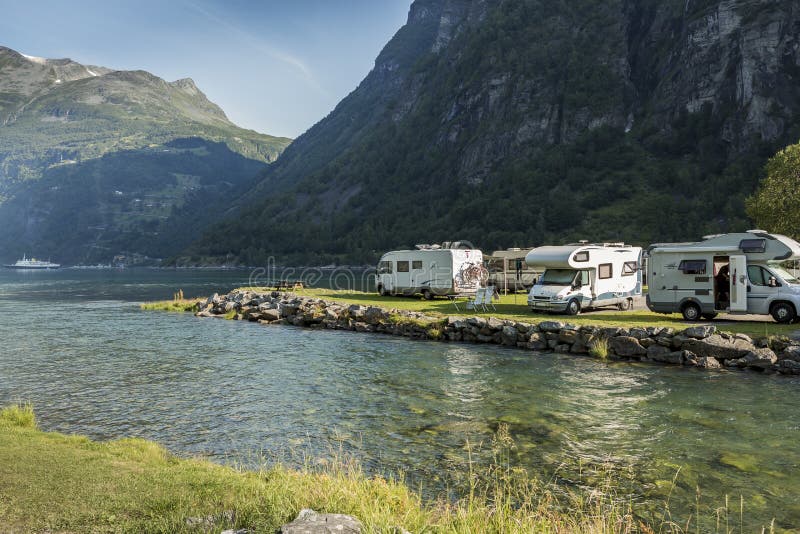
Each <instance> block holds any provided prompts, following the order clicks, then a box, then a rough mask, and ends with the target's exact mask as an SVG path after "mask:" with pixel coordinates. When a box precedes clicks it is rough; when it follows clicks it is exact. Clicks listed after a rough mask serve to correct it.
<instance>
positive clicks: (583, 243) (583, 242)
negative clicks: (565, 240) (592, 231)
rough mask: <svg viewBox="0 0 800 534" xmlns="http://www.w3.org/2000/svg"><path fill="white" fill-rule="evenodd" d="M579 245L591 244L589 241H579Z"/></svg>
mask: <svg viewBox="0 0 800 534" xmlns="http://www.w3.org/2000/svg"><path fill="white" fill-rule="evenodd" d="M578 243H580V244H581V245H588V244H589V240H588V239H579V240H578Z"/></svg>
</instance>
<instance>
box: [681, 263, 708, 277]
mask: <svg viewBox="0 0 800 534" xmlns="http://www.w3.org/2000/svg"><path fill="white" fill-rule="evenodd" d="M678 270H680V271H683V274H706V260H681V263H680V265H678Z"/></svg>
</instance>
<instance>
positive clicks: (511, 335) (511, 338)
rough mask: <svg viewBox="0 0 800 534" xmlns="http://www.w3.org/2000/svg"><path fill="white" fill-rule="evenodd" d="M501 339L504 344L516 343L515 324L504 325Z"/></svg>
mask: <svg viewBox="0 0 800 534" xmlns="http://www.w3.org/2000/svg"><path fill="white" fill-rule="evenodd" d="M501 341H502V343H503V345H516V344H517V329H516V328H514V327H513V326H504V327H503V330H502V331H501Z"/></svg>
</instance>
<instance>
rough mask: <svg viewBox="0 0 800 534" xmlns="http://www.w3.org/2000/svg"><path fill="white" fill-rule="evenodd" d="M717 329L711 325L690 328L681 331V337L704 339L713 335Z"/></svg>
mask: <svg viewBox="0 0 800 534" xmlns="http://www.w3.org/2000/svg"><path fill="white" fill-rule="evenodd" d="M716 331H717V327H716V326H713V325H700V326H692V327H689V328H687V329H686V330H684V331H683V335H684V336H686V337H691V338H694V339H705V338H707V337H708V336H710V335H712V334H714V333H715V332H716Z"/></svg>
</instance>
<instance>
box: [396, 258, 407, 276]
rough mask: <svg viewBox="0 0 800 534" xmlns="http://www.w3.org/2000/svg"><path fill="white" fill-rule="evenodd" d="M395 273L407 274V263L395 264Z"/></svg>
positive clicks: (399, 262)
mask: <svg viewBox="0 0 800 534" xmlns="http://www.w3.org/2000/svg"><path fill="white" fill-rule="evenodd" d="M397 272H398V273H407V272H408V262H407V261H398V262H397Z"/></svg>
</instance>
